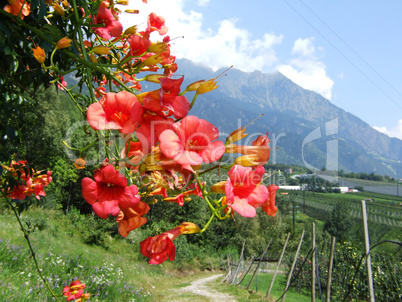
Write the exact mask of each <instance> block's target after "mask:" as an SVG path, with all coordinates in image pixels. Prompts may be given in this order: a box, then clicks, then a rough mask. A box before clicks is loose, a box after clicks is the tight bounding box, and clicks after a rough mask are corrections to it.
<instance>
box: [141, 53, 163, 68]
mask: <svg viewBox="0 0 402 302" xmlns="http://www.w3.org/2000/svg"><path fill="white" fill-rule="evenodd" d="M161 61H162V57H161V56H160V55H153V56H151V57H149V58H147V59H145V60H144V62H142V64H144V66H154V65H156V64H158V63H161Z"/></svg>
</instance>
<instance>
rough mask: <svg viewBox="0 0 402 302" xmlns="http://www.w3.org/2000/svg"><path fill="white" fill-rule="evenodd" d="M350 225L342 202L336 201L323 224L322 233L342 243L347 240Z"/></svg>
mask: <svg viewBox="0 0 402 302" xmlns="http://www.w3.org/2000/svg"><path fill="white" fill-rule="evenodd" d="M351 225H352V223H351V220H350V217H349V214H348V213H347V212H346V211H345V207H344V206H343V204H342V202H341V201H338V202H337V203H336V204H335V207H334V209H333V210H332V212H331V214H330V215H329V217H328V219H327V220H326V221H325V223H324V232H328V233H329V234H330V235H331V236H334V237H335V238H336V239H337V240H338V241H339V242H343V241H345V240H347V238H348V235H349V231H350V227H351Z"/></svg>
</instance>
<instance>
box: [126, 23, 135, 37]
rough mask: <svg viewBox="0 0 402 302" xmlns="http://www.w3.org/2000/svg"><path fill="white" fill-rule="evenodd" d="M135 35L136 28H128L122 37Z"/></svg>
mask: <svg viewBox="0 0 402 302" xmlns="http://www.w3.org/2000/svg"><path fill="white" fill-rule="evenodd" d="M136 33H137V26H135V25H134V26H130V27H129V28H127V29H126V30H125V31H124V35H135V34H136Z"/></svg>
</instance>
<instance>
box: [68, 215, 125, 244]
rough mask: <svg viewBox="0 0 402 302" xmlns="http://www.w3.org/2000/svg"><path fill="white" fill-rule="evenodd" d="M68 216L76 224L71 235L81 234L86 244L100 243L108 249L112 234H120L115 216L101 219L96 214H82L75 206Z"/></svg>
mask: <svg viewBox="0 0 402 302" xmlns="http://www.w3.org/2000/svg"><path fill="white" fill-rule="evenodd" d="M67 218H68V219H69V220H70V221H71V223H72V224H73V226H74V231H73V234H71V235H79V236H80V237H81V238H82V240H83V241H84V243H86V244H93V245H99V246H102V247H104V248H105V249H108V248H110V247H111V243H112V240H111V236H114V235H117V234H118V231H117V223H116V222H115V218H114V217H110V218H108V219H101V218H99V217H97V216H95V215H90V214H86V215H82V214H80V212H79V211H78V210H76V209H75V208H74V207H73V208H71V211H70V212H68V214H67Z"/></svg>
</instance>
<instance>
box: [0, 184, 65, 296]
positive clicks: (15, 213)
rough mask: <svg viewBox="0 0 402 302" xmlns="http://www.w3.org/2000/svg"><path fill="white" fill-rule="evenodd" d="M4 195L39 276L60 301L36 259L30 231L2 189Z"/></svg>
mask: <svg viewBox="0 0 402 302" xmlns="http://www.w3.org/2000/svg"><path fill="white" fill-rule="evenodd" d="M1 193H2V195H3V197H4V198H5V200H6V202H7V204H8V205H9V206H10V207H11V209H12V210H13V212H14V215H15V217H16V218H17V221H18V224H19V225H20V228H21V231H22V232H23V233H24V238H25V240H26V242H27V243H28V246H29V251H30V253H31V256H32V259H33V260H34V263H35V267H36V271H37V272H38V274H39V277H40V278H41V279H42V281H43V283H44V284H45V285H46V287H47V289H48V290H49V292H50V294H51V295H52V297H53V298H55V299H56V301H58V302H59V301H60V300H59V299H58V298H57V295H56V294H55V293H54V292H53V290H52V288H51V287H50V285H49V283H48V282H47V281H46V279H45V277H44V276H43V274H42V270H41V269H40V268H39V264H38V260H37V259H36V253H35V251H34V249H33V247H32V244H31V241H30V240H29V232H28V231H27V230H26V229H25V228H24V225H23V224H22V221H21V219H20V216H19V214H18V212H17V210H16V208H15V206H14V205H13V204H12V203H11V201H10V200H9V198H8V197H7V196H6V195H5V193H4V192H3V191H1Z"/></svg>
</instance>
